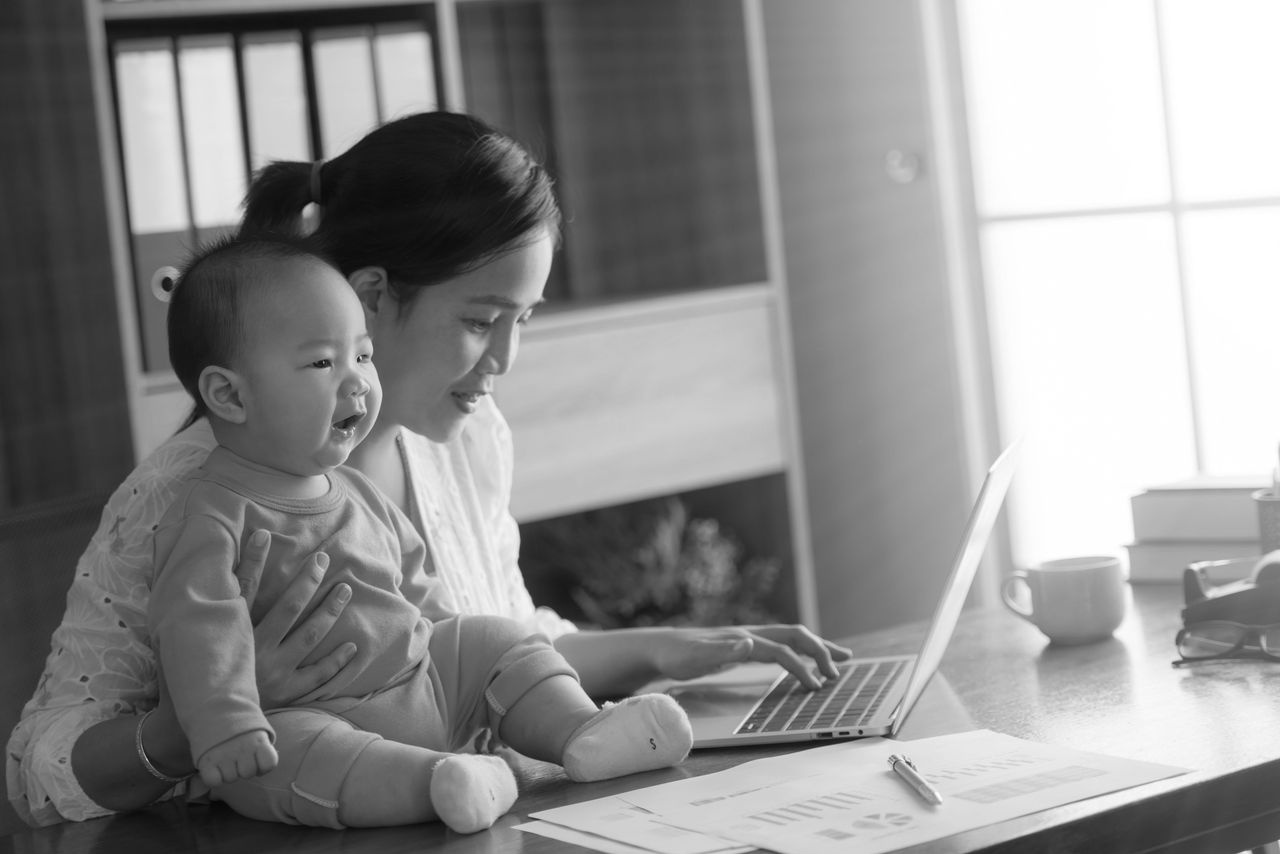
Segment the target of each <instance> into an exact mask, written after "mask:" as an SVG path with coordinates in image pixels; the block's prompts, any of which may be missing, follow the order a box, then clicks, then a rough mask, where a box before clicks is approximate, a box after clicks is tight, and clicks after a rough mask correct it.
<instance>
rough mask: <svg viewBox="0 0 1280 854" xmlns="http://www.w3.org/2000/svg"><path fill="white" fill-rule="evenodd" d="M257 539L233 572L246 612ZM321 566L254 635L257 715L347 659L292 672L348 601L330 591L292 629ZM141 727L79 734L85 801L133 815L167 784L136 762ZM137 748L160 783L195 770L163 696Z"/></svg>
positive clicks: (345, 590)
mask: <svg viewBox="0 0 1280 854" xmlns="http://www.w3.org/2000/svg"><path fill="white" fill-rule="evenodd" d="M265 533H266V532H258V534H255V536H254V537H252V538H251V539H250V541H249V545H248V546H247V547H246V549H245V552H244V557H243V558H242V560H241V561H240V565H239V566H238V567H237V569H236V575H237V577H238V578H239V579H240V584H241V590H242V591H244V594H245V597H246V599H248V601H249V604H250V605H252V604H253V597H254V596H256V595H257V590H258V582H259V580H260V579H261V576H262V568H263V565H264V564H265V562H266V556H267V552H268V551H269V548H270V542H271V538H270V536H266V535H265ZM328 563H329V561H328V558H327V556H325V555H323V554H317V555H314V556H313V557H312V558H310V559H309V560H308V561H307V562H306V563H305V564H304V566H303V568H302V570H301V571H300V572H298V573H297V574H296V575H295V577H294V579H293V581H291V582H290V584H289V587H288V588H287V589H286V590H285V593H284V595H283V596H281V598H280V601H279V602H277V603H276V604H275V606H274V607H273V608H272V609H271V610H270V611H269V612H268V613H267V614H266V616H264V617H263V619H262V621H261V622H259V623H258V625H257V626H256V627H255V629H254V646H255V659H256V661H257V678H258V683H259V693H260V698H261V702H262V707H263V708H264V709H270V708H275V707H277V706H280V705H284V704H287V703H289V702H292V701H293V700H295V699H296V698H298V697H301V696H303V695H305V694H307V693H309V692H311V691H312V690H314V689H316V688H318V687H319V686H321V685H323V684H324V683H325V682H327V681H329V679H331V678H332V677H333V676H334V674H336V673H337V672H338V671H339V670H341V669H342V668H343V667H344V666H345V665H346V663H347V662H348V661H350V660H351V657H352V656H353V655H354V654H355V645H354V644H346V645H344V646H342V647H339V648H338V649H337V650H335V651H334V652H332V653H330V654H329V655H328V656H326V657H325V658H323V659H321V660H320V661H318V662H316V663H314V664H311V665H308V666H305V667H300V666H299V665H300V664H301V662H302V661H303V659H305V658H306V656H307V655H308V654H310V652H311V651H312V650H313V649H314V648H315V647H316V645H317V644H319V642H320V641H321V640H322V639H323V638H324V637H325V635H326V634H328V632H329V629H330V628H332V626H333V624H334V622H335V621H336V620H337V618H338V615H339V614H341V613H342V609H343V608H344V607H346V604H347V602H348V601H349V600H350V598H351V589H350V587H348V586H347V585H345V584H339V585H336V586H335V587H334V588H333V589H332V590H330V591H329V594H328V596H327V597H326V598H325V600H324V603H323V604H322V605H321V606H320V607H319V608H316V609H315V610H314V611H313V612H312V613H311V614H309V615H308V616H307V618H306V619H305V620H303V621H302V622H301V623H297V624H296V625H295V622H296V621H297V619H298V616H299V615H300V614H302V613H304V612H305V610H306V609H307V607H308V606H309V605H310V603H311V600H312V597H314V596H315V594H316V591H317V590H318V589H319V587H320V585H321V583H322V582H323V580H324V576H325V571H326V569H327V568H328ZM141 720H142V719H141V717H140V716H138V715H127V716H122V717H118V718H113V719H111V720H105V721H102V722H100V723H98V724H95V725H94V726H92V727H90V728H89V729H87V730H85V732H84V733H83V734H82V735H81V736H80V737H79V738H78V739H77V740H76V743H75V747H74V748H73V749H72V752H71V765H72V770H73V772H74V773H75V775H76V778H77V780H78V782H79V783H80V785H81V787H82V788H83V789H84V792H85V794H86V795H88V796H89V798H91V799H92V800H93V801H94V802H95V803H97V804H99V805H100V806H102V807H105V808H106V809H108V810H112V811H115V812H126V811H129V810H135V809H140V808H141V807H144V806H146V805H148V804H150V803H152V802H154V801H155V800H156V799H157V798H159V797H161V796H163V795H164V794H165V793H166V792H168V791H169V790H170V789H172V788H173V787H174V785H175V784H174V783H173V782H165V781H162V780H160V779H159V778H157V777H156V776H154V775H153V774H152V773H151V772H150V771H149V770H147V768H146V766H145V765H144V764H143V763H142V760H141V758H140V757H139V756H138V751H137V745H138V741H137V739H138V738H139V732H138V727H139V725H140V722H141ZM141 744H142V747H143V750H144V751H145V752H146V755H147V759H148V760H149V761H150V762H151V764H152V765H153V766H154V767H155V768H156V769H157V770H158V771H160V772H161V773H162V774H164V775H166V776H168V777H185V776H187V775H189V774H191V773H192V772H193V771H194V770H195V767H194V765H193V764H192V762H191V755H190V747H189V746H188V743H187V738H186V736H185V735H184V734H183V732H182V729H181V727H180V726H179V725H178V720H177V717H176V715H175V714H174V711H173V707H172V705H171V704H170V703H169V699H168V697H161V698H160V702H159V705H157V706H156V711H155V714H153V715H151V716H150V717H148V718H147V719H146V723H145V728H144V729H143V731H142V733H141Z"/></svg>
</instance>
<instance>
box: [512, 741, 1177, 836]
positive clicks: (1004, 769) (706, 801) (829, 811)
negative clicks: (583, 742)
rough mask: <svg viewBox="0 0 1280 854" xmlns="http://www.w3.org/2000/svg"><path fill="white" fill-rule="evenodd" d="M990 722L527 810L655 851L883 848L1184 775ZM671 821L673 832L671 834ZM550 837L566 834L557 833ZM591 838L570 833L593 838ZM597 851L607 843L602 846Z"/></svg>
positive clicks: (564, 826)
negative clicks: (902, 769) (892, 763)
mask: <svg viewBox="0 0 1280 854" xmlns="http://www.w3.org/2000/svg"><path fill="white" fill-rule="evenodd" d="M895 753H896V754H899V755H906V756H908V757H910V758H911V760H912V761H913V762H914V763H915V764H916V766H917V767H918V768H919V771H920V773H921V774H922V775H923V776H924V777H925V778H926V779H927V780H928V782H929V783H930V784H932V785H933V787H934V788H935V789H937V791H938V792H939V793H940V794H941V796H942V803H941V804H939V805H932V804H929V803H927V802H926V801H925V800H924V799H922V798H921V797H920V796H919V795H918V794H917V793H916V792H915V791H913V790H912V789H911V788H910V787H909V786H908V785H906V784H905V783H904V781H903V780H902V779H901V778H900V777H898V776H897V775H896V774H894V773H893V771H892V770H891V769H890V767H889V762H888V759H889V756H890V755H892V754H895ZM1186 770H1187V769H1184V768H1175V767H1171V766H1167V765H1157V764H1154V763H1149V762H1140V761H1135V760H1129V759H1121V758H1117V757H1113V756H1107V755H1103V754H1097V753H1088V752H1084V751H1078V750H1071V749H1067V748H1061V747H1053V746H1051V745H1046V744H1039V743H1037V742H1031V741H1025V740H1023V739H1018V738H1014V737H1012V736H1007V735H1001V734H998V733H994V732H991V731H989V730H975V731H973V732H965V733H958V734H954V735H944V736H938V737H935V738H927V739H920V740H918V741H894V740H889V739H881V738H874V739H864V740H860V741H848V742H841V743H838V744H833V745H830V746H825V747H819V748H812V749H808V750H798V751H795V752H794V753H787V754H783V755H780V756H775V757H770V758H768V759H759V760H755V761H754V762H748V763H744V764H743V765H740V766H738V767H736V768H731V769H729V770H726V771H721V772H718V773H715V774H707V775H704V776H702V777H693V778H689V779H686V780H677V781H675V782H671V783H664V784H661V785H658V786H651V787H649V788H646V789H637V790H635V791H631V792H625V793H623V794H620V795H617V796H613V797H609V798H602V799H599V800H595V801H587V802H584V803H581V804H574V805H571V806H567V807H559V808H557V809H552V810H545V811H542V812H538V813H533V814H532V815H531V816H530V817H531V818H533V819H537V821H536V822H533V823H531V824H526V825H521V826H520V827H521V828H522V829H526V830H530V831H533V832H536V831H537V829H538V827H539V826H540V825H542V823H549V824H553V825H556V826H557V827H558V828H559V829H560V831H559V832H561V833H563V831H566V830H567V831H577V832H579V833H583V834H591V835H593V836H595V837H599V838H603V839H612V840H616V841H619V842H624V843H626V844H628V845H630V846H633V847H635V848H640V849H643V850H649V851H660V852H664V854H712V852H725V851H731V850H734V847H735V846H743V845H746V846H754V847H759V848H764V849H767V850H770V851H777V852H782V854H826V852H832V854H834V852H846V851H849V850H852V849H851V846H856V850H857V851H859V852H862V854H878V853H879V852H888V851H894V850H896V849H898V848H903V847H906V846H909V845H916V844H919V843H922V842H927V841H930V840H934V839H941V838H943V837H946V836H950V835H952V834H955V833H960V832H962V831H966V830H972V829H974V828H978V827H983V826H986V825H989V824H994V823H996V822H1000V821H1005V820H1008V819H1011V818H1016V817H1018V816H1021V815H1027V814H1029V813H1033V812H1038V811H1040V810H1043V809H1048V808H1050V807H1055V806H1059V805H1062V804H1067V803H1071V802H1073V801H1078V800H1083V799H1085V798H1090V797H1095V796H1097V795H1102V794H1106V793H1108V792H1114V791H1118V790H1120V789H1126V788H1129V787H1132V786H1138V785H1142V784H1144V783H1149V782H1152V781H1155V780H1160V779H1164V778H1166V777H1172V776H1176V775H1178V774H1182V773H1185V772H1186ZM673 829H678V830H679V831H681V832H682V834H688V835H679V836H672V835H671V831H672V830H673ZM557 838H570V837H566V836H564V835H561V836H558V837H557ZM589 838H590V837H587V836H582V837H574V838H573V841H575V842H577V843H578V844H581V845H585V846H587V847H595V846H593V845H592V843H591V842H590V841H588V840H589ZM600 850H606V849H604V848H603V847H601V848H600Z"/></svg>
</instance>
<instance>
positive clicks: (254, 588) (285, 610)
mask: <svg viewBox="0 0 1280 854" xmlns="http://www.w3.org/2000/svg"><path fill="white" fill-rule="evenodd" d="M270 547H271V535H270V533H269V532H267V531H255V532H254V534H253V536H251V537H250V538H249V542H248V544H247V545H246V546H245V549H244V554H243V555H242V557H241V559H240V564H239V565H238V566H237V567H236V577H237V578H238V579H239V580H240V590H241V593H242V595H243V596H244V598H245V601H246V602H247V603H248V605H249V608H250V609H252V608H253V600H254V598H255V597H256V596H257V594H258V583H259V582H260V581H261V579H262V569H263V566H265V565H266V560H267V552H268V551H269V550H270ZM328 567H329V558H328V556H327V555H325V554H323V553H319V554H315V555H312V556H311V557H310V558H309V559H308V560H307V562H306V563H305V564H304V565H303V566H302V567H301V568H300V570H299V571H298V573H297V574H296V575H295V576H294V578H293V580H292V581H291V582H290V583H289V586H288V588H287V589H286V590H285V592H284V594H283V595H282V596H281V597H280V600H279V601H278V602H277V603H276V604H275V606H273V607H272V609H271V610H270V611H268V612H267V614H266V616H264V617H263V618H262V620H261V622H259V623H258V624H257V625H256V626H254V627H253V645H254V659H255V665H256V667H257V682H258V695H259V703H260V704H261V706H262V708H263V709H276V708H279V707H281V706H287V705H290V704H291V703H293V702H295V701H297V700H298V699H299V698H300V697H304V696H306V695H307V694H309V693H311V692H312V691H314V690H315V689H316V688H319V687H320V686H321V685H324V684H325V683H326V682H328V681H329V680H330V679H332V678H333V677H334V675H336V674H337V673H338V671H340V670H341V669H342V668H343V667H345V666H346V665H347V662H349V661H351V659H352V658H353V657H354V656H355V654H356V647H355V644H353V643H347V644H343V645H342V646H340V647H338V648H337V649H335V650H334V651H333V652H331V653H329V654H328V655H327V656H325V657H324V658H322V659H320V660H319V661H317V662H314V663H312V664H306V665H304V664H303V663H302V662H303V661H304V660H305V659H306V657H307V656H308V655H310V654H311V652H312V650H314V649H315V648H316V647H317V646H318V645H319V644H320V642H321V641H323V640H324V637H325V635H327V634H328V633H329V629H331V628H333V624H334V623H335V622H337V620H338V617H339V615H341V614H342V610H343V608H345V607H346V606H347V603H348V602H349V601H351V588H350V587H349V586H347V585H346V584H335V585H334V587H333V589H332V590H330V591H329V593H328V595H327V596H325V598H324V601H323V602H321V603H320V605H319V606H318V607H316V608H315V609H314V610H312V611H311V613H310V614H307V617H306V619H303V620H302V621H301V622H299V617H301V616H302V615H303V614H304V613H307V610H308V609H309V608H310V607H311V604H312V601H311V600H312V599H313V598H314V597H315V595H316V591H317V590H319V589H320V586H321V584H323V583H324V577H325V572H326V571H327V570H328Z"/></svg>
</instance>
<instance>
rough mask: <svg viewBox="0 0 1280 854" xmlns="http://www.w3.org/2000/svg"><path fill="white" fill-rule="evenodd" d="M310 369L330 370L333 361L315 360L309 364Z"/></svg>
mask: <svg viewBox="0 0 1280 854" xmlns="http://www.w3.org/2000/svg"><path fill="white" fill-rule="evenodd" d="M311 367H313V368H331V367H333V360H332V359H316V360H315V361H314V362H312V363H311Z"/></svg>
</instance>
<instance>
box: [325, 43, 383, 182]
mask: <svg viewBox="0 0 1280 854" xmlns="http://www.w3.org/2000/svg"><path fill="white" fill-rule="evenodd" d="M372 34H373V33H372V30H371V28H369V27H337V28H331V29H321V30H316V31H315V32H314V33H313V34H312V42H311V61H312V65H313V67H314V69H315V80H316V100H317V104H316V108H317V110H318V112H319V115H320V149H321V151H320V153H321V155H322V156H324V157H333V156H335V155H337V154H341V153H342V152H344V151H346V150H347V149H348V148H349V147H350V146H351V145H352V144H353V143H355V142H356V141H357V140H359V139H360V137H362V136H364V135H365V133H367V132H368V131H370V130H372V129H373V128H374V127H375V126H376V125H377V124H378V96H377V89H376V85H375V80H374V71H373V49H372Z"/></svg>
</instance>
